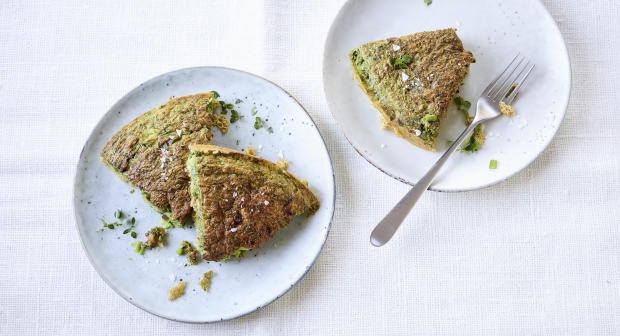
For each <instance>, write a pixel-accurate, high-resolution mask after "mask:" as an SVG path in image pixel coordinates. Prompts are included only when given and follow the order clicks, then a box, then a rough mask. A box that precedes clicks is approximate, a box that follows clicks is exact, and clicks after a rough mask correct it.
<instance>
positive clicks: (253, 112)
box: [250, 105, 258, 116]
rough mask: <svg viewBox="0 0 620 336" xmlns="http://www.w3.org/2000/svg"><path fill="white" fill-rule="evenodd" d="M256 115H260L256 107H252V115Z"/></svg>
mask: <svg viewBox="0 0 620 336" xmlns="http://www.w3.org/2000/svg"><path fill="white" fill-rule="evenodd" d="M256 113H258V110H257V109H256V105H254V106H252V109H251V110H250V114H252V115H253V116H255V115H256Z"/></svg>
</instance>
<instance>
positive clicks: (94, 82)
mask: <svg viewBox="0 0 620 336" xmlns="http://www.w3.org/2000/svg"><path fill="white" fill-rule="evenodd" d="M412 1H422V0H412ZM437 1H441V0H437ZM510 1H516V0H510ZM544 2H545V5H546V6H547V8H548V9H549V11H550V12H551V13H552V15H553V17H554V18H555V19H556V20H557V22H558V24H559V26H560V29H561V30H562V33H563V34H564V37H565V39H566V42H567V44H568V49H569V52H570V56H571V60H572V66H573V88H572V89H573V91H572V97H571V102H570V107H569V110H568V113H567V116H566V119H565V121H564V123H563V125H562V126H561V128H560V130H559V132H558V134H557V136H556V138H555V140H554V141H553V142H552V143H551V145H550V146H549V148H548V149H547V150H546V151H545V152H544V153H543V154H542V155H541V156H540V158H538V160H536V162H535V163H534V164H532V165H531V166H530V167H529V168H527V169H525V170H524V171H523V172H522V173H520V174H519V175H518V176H516V177H514V178H512V179H510V180H508V181H506V182H504V183H502V184H500V185H497V186H494V187H491V188H488V189H485V190H480V191H474V192H468V193H458V194H445V193H428V194H427V195H425V197H424V198H423V200H422V201H421V203H420V204H419V205H418V206H417V207H416V209H415V211H414V212H413V215H412V216H411V217H410V218H409V219H408V221H407V222H408V223H407V224H406V225H404V226H403V227H402V228H401V230H400V231H399V232H398V235H397V236H396V237H395V239H394V241H392V242H391V243H390V244H388V245H387V246H385V247H383V248H380V249H377V248H372V247H371V246H370V244H369V243H368V235H369V232H370V230H371V228H372V227H373V225H374V224H375V223H376V222H377V220H379V219H380V218H381V217H382V216H383V215H384V214H385V213H386V211H388V210H389V209H390V207H391V206H392V205H393V204H394V203H395V202H396V201H397V200H398V199H399V198H400V197H401V196H402V195H403V194H404V193H405V192H406V190H407V189H408V188H407V186H405V185H403V184H401V183H399V182H397V181H395V180H392V179H391V178H389V177H388V176H386V175H384V174H383V173H381V172H380V171H378V170H377V169H375V168H374V167H372V166H371V165H370V164H368V163H366V161H364V160H363V159H362V158H361V157H360V156H358V155H357V154H356V153H355V151H354V150H353V149H352V148H351V147H350V146H349V144H348V143H347V142H346V140H345V138H344V137H343V135H342V134H341V133H340V132H339V130H338V127H337V125H336V124H335V121H334V120H333V119H332V117H331V115H330V113H329V111H328V109H327V105H326V103H325V99H324V95H323V90H322V81H321V62H322V49H323V43H324V40H325V36H326V33H327V30H328V27H329V25H330V23H331V21H332V19H333V18H334V16H335V15H336V13H337V11H338V9H339V8H340V6H341V5H342V3H343V1H342V0H340V1H331V0H315V1H310V0H308V1H301V0H298V1H287V0H281V1H277V0H263V1H259V0H255V1H250V0H247V1H229V0H217V1H216V0H201V1H121V0H114V1H91V0H82V1H53V0H36V1H21V0H2V1H0V213H1V214H2V225H1V226H0V228H1V231H0V235H1V237H2V238H1V239H2V242H1V243H0V335H42V334H55V335H71V334H83V335H120V334H130V335H138V334H140V335H192V336H195V335H213V334H219V333H221V334H230V335H289V334H307V335H328V334H330V335H352V334H367V335H376V334H390V335H412V334H420V335H429V334H443V335H457V334H463V335H465V334H470V335H471V334H488V335H499V334H502V335H552V334H553V335H618V334H620V149H619V147H620V113H619V111H620V89H619V87H620V70H619V69H620V61H619V59H620V47H619V46H618V42H620V40H619V36H620V5H619V4H618V1H617V0H596V1H579V0H546V1H544ZM197 65H223V66H229V67H235V68H240V69H244V70H247V71H251V72H254V73H257V74H259V75H262V76H265V77H267V78H269V79H271V80H273V81H275V82H276V83H278V84H280V85H281V86H283V87H284V88H285V89H286V90H288V91H289V92H291V93H292V94H293V95H294V96H295V97H296V98H298V99H299V100H300V102H301V103H302V104H303V105H304V106H305V107H306V108H307V110H308V111H309V113H310V114H311V115H312V117H313V118H314V120H315V121H316V122H317V124H318V127H319V129H320V130H321V131H322V133H323V135H324V137H325V140H326V142H327V145H328V147H329V150H330V153H331V155H332V158H333V161H334V166H335V167H334V168H335V170H336V178H337V192H338V195H337V209H336V213H335V217H334V223H333V226H332V231H331V234H330V236H329V239H328V241H327V244H326V245H325V248H324V250H323V252H322V254H321V256H320V257H319V259H318V261H317V263H316V264H315V266H314V267H313V268H312V270H311V271H310V272H309V273H308V275H307V276H306V277H305V278H304V279H303V280H302V281H301V282H300V283H299V284H298V285H297V286H296V287H294V288H293V289H292V290H291V291H290V292H289V293H288V294H286V295H285V296H284V297H282V298H281V299H279V300H277V301H276V302H275V303H273V304H272V305H270V306H268V307H266V308H265V309H262V310H260V311H258V312H255V313H253V314H250V315H248V316H246V317H243V318H240V319H238V320H234V321H229V322H224V323H217V324H211V325H190V324H183V323H176V322H171V321H168V320H164V319H161V318H158V317H155V316H153V315H150V314H148V313H146V312H144V311H142V310H140V309H138V308H136V307H134V306H133V305H131V304H129V303H127V302H125V301H124V300H123V299H122V298H120V297H119V296H118V295H116V294H115V293H114V291H113V290H112V289H110V288H109V287H108V286H107V285H106V284H105V283H104V282H103V281H102V280H101V279H100V278H99V276H98V275H97V273H96V272H95V270H94V269H93V267H92V266H91V265H90V264H89V262H88V260H87V258H86V255H85V253H84V251H83V250H82V247H81V245H80V242H79V238H78V235H77V231H76V229H75V224H74V219H73V210H72V203H71V191H72V183H73V172H74V166H75V164H76V162H77V158H78V155H79V151H80V149H81V147H82V144H83V143H84V141H85V140H86V137H87V135H88V134H89V132H90V130H91V129H92V127H94V125H95V123H96V122H97V121H98V119H99V118H100V117H101V116H102V114H103V113H104V112H105V111H106V110H107V109H108V108H109V107H110V106H111V105H112V104H113V103H114V102H115V101H116V100H117V99H118V98H119V97H121V96H122V95H123V94H125V93H126V92H127V91H128V90H130V89H131V88H133V87H134V86H136V85H137V84H139V83H140V82H142V81H143V80H145V79H148V78H151V77H153V76H155V75H158V74H160V73H163V72H167V71H170V70H174V69H178V68H183V67H190V66H197ZM438 209H442V210H441V212H442V213H441V215H439V213H438Z"/></svg>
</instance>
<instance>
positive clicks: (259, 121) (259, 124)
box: [254, 117, 263, 129]
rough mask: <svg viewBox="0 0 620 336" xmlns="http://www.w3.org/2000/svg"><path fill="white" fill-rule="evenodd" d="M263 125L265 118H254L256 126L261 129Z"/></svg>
mask: <svg viewBox="0 0 620 336" xmlns="http://www.w3.org/2000/svg"><path fill="white" fill-rule="evenodd" d="M262 127H263V119H261V117H256V119H254V128H255V129H261V128H262Z"/></svg>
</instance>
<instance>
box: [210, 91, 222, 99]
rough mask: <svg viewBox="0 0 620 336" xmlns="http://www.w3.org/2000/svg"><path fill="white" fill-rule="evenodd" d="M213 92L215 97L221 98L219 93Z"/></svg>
mask: <svg viewBox="0 0 620 336" xmlns="http://www.w3.org/2000/svg"><path fill="white" fill-rule="evenodd" d="M211 92H212V93H213V95H214V96H215V98H219V97H220V94H219V93H217V91H211Z"/></svg>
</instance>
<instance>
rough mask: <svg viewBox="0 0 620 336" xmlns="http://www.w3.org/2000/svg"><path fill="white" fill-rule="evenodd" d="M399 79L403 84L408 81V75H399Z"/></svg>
mask: <svg viewBox="0 0 620 336" xmlns="http://www.w3.org/2000/svg"><path fill="white" fill-rule="evenodd" d="M400 77H401V78H402V79H403V82H406V81H407V80H408V79H409V75H407V74H406V73H404V72H403V73H401V74H400Z"/></svg>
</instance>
